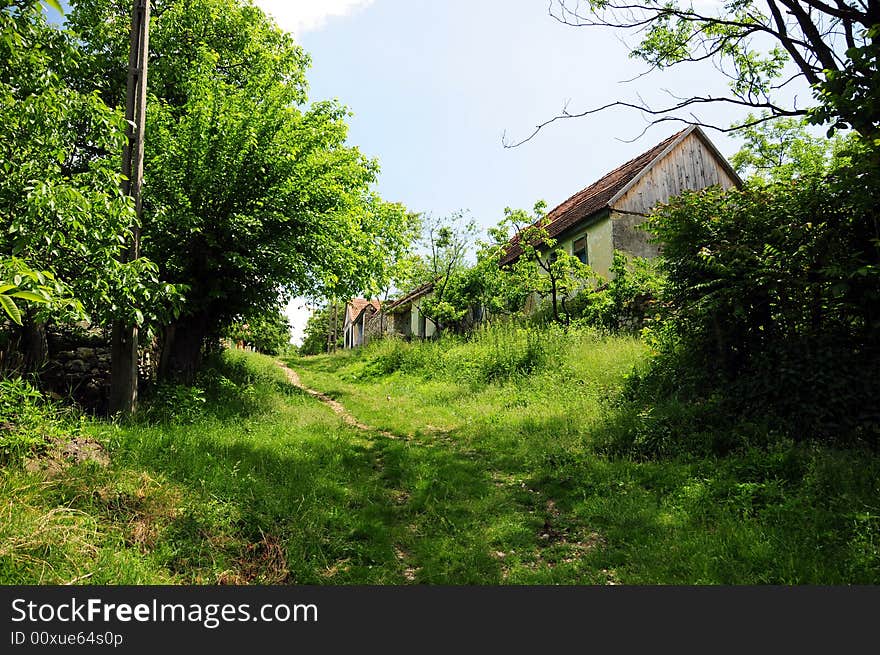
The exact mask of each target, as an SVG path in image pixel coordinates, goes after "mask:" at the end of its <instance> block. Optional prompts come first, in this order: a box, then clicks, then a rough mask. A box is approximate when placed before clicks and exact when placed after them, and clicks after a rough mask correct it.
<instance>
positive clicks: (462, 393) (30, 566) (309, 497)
mask: <svg viewBox="0 0 880 655" xmlns="http://www.w3.org/2000/svg"><path fill="white" fill-rule="evenodd" d="M651 356H652V355H651V353H650V352H649V350H648V348H647V347H646V346H645V345H644V344H643V343H642V342H640V341H639V340H638V339H637V338H635V337H625V336H609V335H605V334H602V333H599V332H596V331H593V330H588V329H571V330H568V331H564V330H562V329H558V328H517V327H497V328H492V329H489V330H485V331H482V332H479V333H478V334H477V335H475V336H474V337H473V338H471V339H469V340H464V339H456V338H447V339H443V340H440V341H438V342H426V343H404V342H401V341H384V342H378V343H375V344H372V345H370V346H368V347H366V348H362V349H359V350H356V351H346V352H340V353H336V354H333V355H322V356H316V357H308V358H303V357H289V358H286V363H287V364H288V365H289V366H291V367H292V368H293V369H294V370H296V371H297V372H298V373H299V375H300V377H301V379H302V381H303V383H304V384H305V385H307V386H308V387H311V388H313V389H316V390H319V391H321V392H323V393H325V394H326V395H328V396H330V397H332V398H334V399H336V400H337V401H339V402H341V403H342V404H343V405H344V406H345V408H346V409H347V410H348V411H349V412H350V413H351V414H352V415H353V416H355V417H356V418H357V419H358V421H360V422H362V423H364V424H366V425H367V426H369V427H368V428H366V429H359V428H357V427H353V426H351V425H349V424H347V423H346V422H345V421H343V420H341V418H340V417H339V416H337V415H336V414H335V413H334V412H333V411H332V410H331V409H330V408H328V407H327V406H326V405H325V404H322V403H321V402H319V401H318V400H317V399H315V398H313V397H311V396H309V395H307V394H306V393H304V392H303V391H301V390H299V389H297V388H295V387H293V386H292V385H291V384H290V383H289V382H288V380H287V378H286V376H285V374H284V372H283V371H282V370H281V369H280V368H279V367H278V366H277V362H276V361H275V360H273V359H272V358H269V357H265V356H262V355H257V354H253V353H245V352H239V351H226V352H224V353H223V354H222V355H221V356H220V357H217V358H215V359H214V361H213V362H212V363H211V366H210V367H209V368H208V369H207V371H206V372H205V373H204V374H203V375H202V376H201V377H200V379H199V380H198V381H197V384H196V386H193V387H184V386H165V387H161V388H159V389H158V390H157V391H156V393H154V396H153V399H152V401H151V402H150V404H149V405H147V406H146V407H145V408H144V411H143V412H142V414H141V416H140V417H139V418H138V419H137V420H136V421H133V422H129V423H124V424H116V423H108V422H103V421H96V420H94V419H86V418H82V417H77V416H75V415H72V414H70V412H64V411H59V409H58V408H57V407H53V406H52V405H48V404H47V403H46V401H44V400H40V399H39V398H31V399H30V400H29V401H28V403H29V405H28V406H29V407H31V408H32V418H31V419H29V422H27V423H26V424H20V425H17V426H16V427H15V428H14V429H15V430H17V431H18V432H17V433H16V434H18V435H19V437H21V435H22V434H25V433H27V434H29V435H31V437H33V435H36V434H40V433H49V432H51V433H52V434H67V435H72V436H77V437H78V438H81V439H86V440H94V441H96V442H98V443H100V444H101V445H102V446H103V448H104V449H105V450H106V452H107V454H108V455H109V459H110V463H109V465H102V464H101V463H99V462H94V461H84V462H82V463H79V464H74V465H69V466H65V467H63V468H61V469H60V470H39V467H36V468H35V467H34V466H27V465H26V458H25V457H24V456H22V455H21V454H20V453H19V454H15V453H12V451H9V452H7V453H6V455H5V457H6V464H5V465H4V466H2V467H0V583H4V584H13V583H15V584H20V583H63V582H76V583H79V584H102V583H108V584H158V583H171V584H177V583H195V584H412V583H427V584H489V585H496V584H764V583H775V584H858V583H862V584H863V583H874V584H876V583H877V582H878V581H880V493H878V480H880V475H878V474H880V457H878V456H877V455H876V453H874V452H872V451H870V450H867V449H864V448H857V447H851V448H841V447H832V446H827V445H820V444H817V443H811V442H798V441H797V440H795V439H793V438H791V436H790V435H784V434H773V435H767V434H764V435H763V438H761V439H757V438H756V436H755V435H756V434H758V433H759V432H760V429H759V428H758V427H756V424H755V423H754V422H750V421H739V422H733V423H728V424H723V423H721V422H718V421H715V422H714V423H713V422H712V421H710V420H709V419H706V421H703V422H702V423H701V422H700V421H699V420H698V419H699V416H698V414H697V413H695V410H694V409H693V408H687V407H678V408H676V407H674V406H672V405H674V404H675V403H670V402H669V401H667V402H665V404H664V403H661V402H660V401H659V400H658V403H657V406H656V407H654V408H648V409H645V407H643V406H642V405H641V404H640V403H638V402H635V401H632V400H630V399H628V395H627V388H628V386H629V382H630V380H631V379H632V378H633V377H634V376H637V375H638V374H639V371H640V370H642V369H644V367H645V366H646V365H647V362H648V361H649V359H650V358H651ZM0 407H2V405H0ZM657 415H662V416H664V417H669V416H671V415H678V416H680V417H685V419H686V421H684V422H680V423H679V424H677V425H678V426H679V427H678V428H677V429H681V430H682V431H683V433H682V434H681V435H678V434H671V435H670V434H668V432H669V431H670V430H673V429H675V428H672V427H670V426H675V425H676V424H675V423H670V422H669V421H666V420H664V421H658V420H657ZM13 418H14V417H10V416H0V423H3V422H4V421H9V422H10V424H11V421H12V420H13ZM688 426H691V427H690V428H688ZM707 426H713V429H715V430H716V431H722V432H723V431H726V432H727V434H722V435H716V437H718V438H717V439H714V440H712V443H713V444H715V446H716V447H714V449H713V448H709V449H706V448H698V449H693V448H691V449H690V450H689V449H688V448H680V449H678V450H675V451H668V450H664V449H659V450H657V451H656V454H653V455H650V456H649V455H645V454H644V453H645V452H648V451H646V450H645V449H643V448H642V449H639V448H635V449H634V448H633V447H632V446H633V444H634V443H648V444H650V443H653V442H654V441H656V440H657V439H661V440H666V441H669V440H672V441H676V440H678V441H680V442H681V443H684V444H693V443H703V442H704V441H705V440H703V441H700V439H697V438H696V437H695V436H694V435H695V434H696V435H698V436H699V435H702V434H703V433H704V432H706V431H707V429H708V428H707ZM688 429H690V433H689V434H685V433H684V432H687V431H688ZM658 430H660V431H661V432H662V434H661V435H660V436H659V437H658V436H657V432H658ZM7 432H8V433H10V434H11V433H12V429H10V430H7ZM701 438H702V437H701ZM4 439H6V442H7V443H10V442H11V438H9V437H4ZM19 440H21V439H19ZM718 444H724V447H723V448H719V447H717V446H718ZM29 448H30V450H27V449H26V450H27V452H30V453H33V452H34V450H33V447H32V446H31V447H29ZM664 453H665V454H664ZM31 457H33V455H31Z"/></svg>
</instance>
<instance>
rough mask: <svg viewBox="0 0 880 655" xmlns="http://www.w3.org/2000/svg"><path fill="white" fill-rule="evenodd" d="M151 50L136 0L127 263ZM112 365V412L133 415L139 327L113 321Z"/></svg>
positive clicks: (128, 106)
mask: <svg viewBox="0 0 880 655" xmlns="http://www.w3.org/2000/svg"><path fill="white" fill-rule="evenodd" d="M149 50H150V1H149V0H134V8H133V10H132V14H131V49H130V50H129V55H128V84H127V86H126V94H125V119H126V121H128V128H127V133H128V134H127V136H128V140H127V141H126V144H125V149H124V150H123V152H122V174H123V175H124V176H125V179H124V180H123V181H122V192H123V193H124V194H125V195H128V196H131V197H132V199H133V200H134V206H135V212H136V216H137V217H136V220H135V224H134V225H132V227H131V245H130V247H129V249H128V252H126V253H125V254H124V255H123V258H124V261H134V260H135V259H137V258H138V257H139V256H140V240H141V235H140V222H141V211H142V209H143V203H142V200H141V187H142V186H143V180H144V126H145V124H146V114H147V58H148V54H149ZM110 356H111V364H110V413H111V414H116V413H119V412H121V413H122V414H132V413H134V411H135V409H136V408H137V383H138V326H137V325H136V324H134V323H127V322H125V321H121V320H116V321H114V322H113V343H112V346H111V352H110Z"/></svg>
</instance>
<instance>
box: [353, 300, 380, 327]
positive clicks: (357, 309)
mask: <svg viewBox="0 0 880 655" xmlns="http://www.w3.org/2000/svg"><path fill="white" fill-rule="evenodd" d="M367 307H372V308H373V309H375V310H376V311H377V312H378V311H379V310H380V309H381V308H382V305H381V303H380V302H379V301H378V300H366V299H364V298H352V299H351V300H349V301H348V303H347V305H346V308H345V311H346V312H348V320H349V321H350V322H351V323H354V322H355V321H356V320H358V318H359V317H360V315H361V313H362V312H363V311H364V310H365V309H366V308H367Z"/></svg>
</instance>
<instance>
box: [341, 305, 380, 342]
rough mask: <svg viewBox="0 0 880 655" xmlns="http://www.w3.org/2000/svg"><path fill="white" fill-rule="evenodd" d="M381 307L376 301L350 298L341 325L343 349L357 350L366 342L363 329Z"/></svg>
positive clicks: (365, 333) (366, 336)
mask: <svg viewBox="0 0 880 655" xmlns="http://www.w3.org/2000/svg"><path fill="white" fill-rule="evenodd" d="M381 309H382V305H381V303H380V302H379V301H378V300H366V299H364V298H352V299H351V300H350V301H348V302H347V303H346V304H345V319H344V322H343V324H342V334H343V337H344V340H343V344H344V347H345V348H357V347H358V346H363V345H364V344H366V343H367V341H368V335H367V332H366V330H365V327H366V325H367V323H368V322H369V320H370V319H371V318H372V317H373V316H375V315H376V314H378V313H379V312H380V311H381Z"/></svg>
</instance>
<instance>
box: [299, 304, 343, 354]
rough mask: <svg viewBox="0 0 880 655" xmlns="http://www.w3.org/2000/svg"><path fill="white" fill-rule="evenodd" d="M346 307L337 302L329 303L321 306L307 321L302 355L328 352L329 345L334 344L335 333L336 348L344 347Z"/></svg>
mask: <svg viewBox="0 0 880 655" xmlns="http://www.w3.org/2000/svg"><path fill="white" fill-rule="evenodd" d="M343 311H344V309H343V308H342V307H341V306H340V305H339V304H337V305H336V306H334V305H333V304H328V305H327V306H325V307H319V308H318V309H316V310H315V311H314V312H312V315H311V316H309V320H308V321H307V322H306V327H305V336H304V338H303V342H302V345H301V346H300V347H299V354H300V355H319V354H321V353H324V352H327V349H328V346H329V345H333V335H334V334H335V335H336V344H335V347H336V348H341V347H342V318H343Z"/></svg>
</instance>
